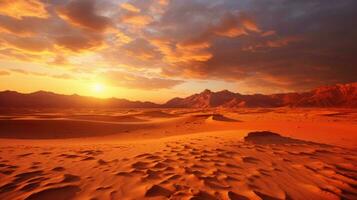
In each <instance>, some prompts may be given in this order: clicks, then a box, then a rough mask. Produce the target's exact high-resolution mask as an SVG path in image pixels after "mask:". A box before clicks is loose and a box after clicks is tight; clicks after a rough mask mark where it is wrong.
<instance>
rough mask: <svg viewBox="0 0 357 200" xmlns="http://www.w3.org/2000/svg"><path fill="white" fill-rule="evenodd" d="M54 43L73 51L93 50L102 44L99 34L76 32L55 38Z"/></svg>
mask: <svg viewBox="0 0 357 200" xmlns="http://www.w3.org/2000/svg"><path fill="white" fill-rule="evenodd" d="M55 45H56V46H58V47H62V48H64V49H69V50H71V51H73V52H79V51H85V50H94V49H98V48H100V47H103V46H104V41H103V38H102V36H101V35H95V34H87V35H84V34H77V35H74V34H72V35H64V36H58V37H56V38H55Z"/></svg>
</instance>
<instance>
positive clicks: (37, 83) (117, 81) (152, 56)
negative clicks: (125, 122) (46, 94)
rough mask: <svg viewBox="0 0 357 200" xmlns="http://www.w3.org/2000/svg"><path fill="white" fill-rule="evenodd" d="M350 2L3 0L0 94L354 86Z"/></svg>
mask: <svg viewBox="0 0 357 200" xmlns="http://www.w3.org/2000/svg"><path fill="white" fill-rule="evenodd" d="M356 10H357V1H356V0H340V1H336V0H299V1H291V0H264V1H262V0H128V1H125V0H1V1H0V90H16V91H19V92H25V93H29V92H34V91H38V90H45V91H52V92H56V93H60V94H74V93H76V94H79V95H85V96H95V97H101V98H108V97H118V98H126V99H131V100H147V101H154V102H158V103H162V102H165V101H167V100H168V99H170V98H172V97H176V96H188V95H191V94H193V93H198V92H201V91H202V90H204V89H206V88H207V89H210V90H213V91H218V90H224V89H228V90H231V91H234V92H240V93H243V94H253V93H263V94H271V93H280V92H294V91H305V90H309V89H312V88H314V87H317V86H321V85H331V84H336V83H347V82H354V81H357V78H356V77H357V56H356V55H357V24H356V19H357V12H356Z"/></svg>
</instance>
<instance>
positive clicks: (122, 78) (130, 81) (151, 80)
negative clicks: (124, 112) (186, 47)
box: [101, 71, 184, 90]
mask: <svg viewBox="0 0 357 200" xmlns="http://www.w3.org/2000/svg"><path fill="white" fill-rule="evenodd" d="M101 77H102V78H104V80H106V81H107V82H108V83H110V84H112V85H113V86H120V87H127V88H133V89H146V90H155V89H163V88H172V87H174V86H176V85H179V84H182V83H183V82H184V81H182V80H172V79H164V78H157V77H147V76H141V75H134V74H131V73H126V72H121V71H107V72H105V73H103V74H101Z"/></svg>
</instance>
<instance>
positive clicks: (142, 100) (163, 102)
mask: <svg viewBox="0 0 357 200" xmlns="http://www.w3.org/2000/svg"><path fill="white" fill-rule="evenodd" d="M353 83H357V82H348V83H337V84H330V85H321V86H319V87H316V88H312V89H310V90H304V91H300V92H284V93H268V94H263V93H240V92H236V91H230V90H227V89H223V90H211V89H208V88H206V89H204V90H202V91H200V92H196V93H192V94H189V95H188V96H175V97H172V98H169V99H166V100H164V101H162V102H155V101H149V100H145V99H129V98H125V97H124V98H118V97H114V96H112V97H97V96H86V95H80V94H77V93H72V94H62V93H56V92H54V91H46V90H37V91H33V92H27V93H26V92H19V91H15V90H0V93H2V92H16V93H20V94H33V93H38V92H44V93H53V94H56V95H66V96H74V95H77V96H81V97H87V98H97V99H103V100H105V99H112V98H114V99H124V100H129V101H140V102H150V103H155V104H159V105H160V104H165V103H166V102H168V101H170V100H172V99H173V98H186V97H189V96H192V95H195V94H201V93H203V92H205V91H207V90H208V91H210V92H213V93H217V92H222V91H228V92H232V93H235V94H241V95H274V94H288V93H304V92H309V91H312V90H314V89H317V88H321V87H330V86H336V85H344V84H353Z"/></svg>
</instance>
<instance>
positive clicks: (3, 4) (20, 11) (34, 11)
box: [0, 0, 48, 19]
mask: <svg viewBox="0 0 357 200" xmlns="http://www.w3.org/2000/svg"><path fill="white" fill-rule="evenodd" d="M0 14H1V15H6V16H10V17H14V18H17V19H21V18H23V17H37V18H47V17H48V13H47V11H46V7H45V5H44V4H43V3H42V2H41V1H40V0H1V1H0Z"/></svg>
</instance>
